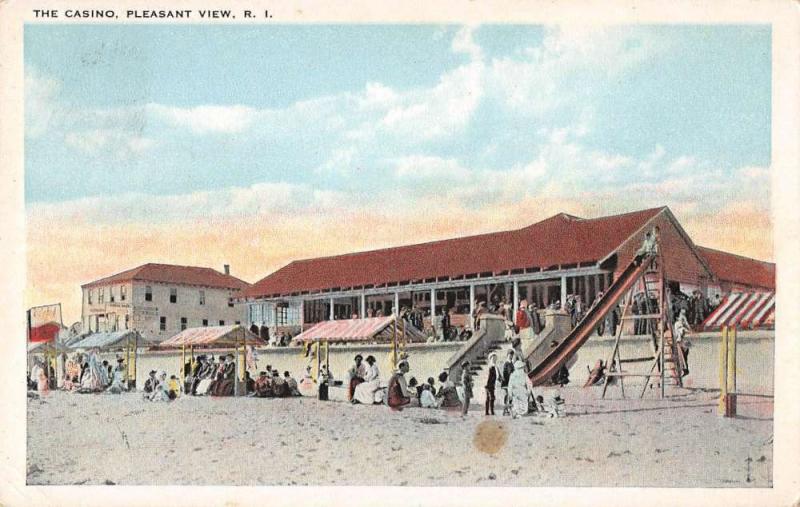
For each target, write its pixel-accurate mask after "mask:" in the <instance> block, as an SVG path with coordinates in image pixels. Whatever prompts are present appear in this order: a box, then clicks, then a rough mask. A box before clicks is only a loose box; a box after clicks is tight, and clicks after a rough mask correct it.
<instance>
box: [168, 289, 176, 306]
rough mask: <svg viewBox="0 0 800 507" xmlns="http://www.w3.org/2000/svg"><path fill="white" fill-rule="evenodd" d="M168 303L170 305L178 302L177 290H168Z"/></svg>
mask: <svg viewBox="0 0 800 507" xmlns="http://www.w3.org/2000/svg"><path fill="white" fill-rule="evenodd" d="M169 302H170V303H177V302H178V289H170V290H169Z"/></svg>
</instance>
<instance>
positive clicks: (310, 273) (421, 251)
mask: <svg viewBox="0 0 800 507" xmlns="http://www.w3.org/2000/svg"><path fill="white" fill-rule="evenodd" d="M663 209H664V208H652V209H647V210H642V211H635V212H632V213H625V214H622V215H614V216H608V217H600V218H594V219H584V218H578V217H575V216H572V215H567V214H565V213H560V214H558V215H554V216H552V217H550V218H548V219H545V220H543V221H541V222H537V223H535V224H532V225H529V226H527V227H523V228H522V229H517V230H512V231H501V232H493V233H488V234H480V235H476V236H467V237H463V238H453V239H445V240H440V241H433V242H429V243H421V244H415V245H405V246H399V247H393V248H384V249H380V250H371V251H366V252H357V253H350V254H345V255H338V256H332V257H320V258H315V259H306V260H300V261H294V262H292V263H290V264H288V265H287V266H284V267H283V268H281V269H279V270H278V271H276V272H274V273H272V274H270V275H268V276H267V277H265V278H263V279H261V280H260V281H258V282H256V283H255V284H253V285H252V286H251V287H250V288H249V289H248V290H246V291H245V292H244V294H243V296H244V297H265V296H276V295H282V294H290V293H298V292H313V291H321V290H327V289H333V290H335V289H343V288H350V287H363V286H370V285H378V284H384V283H395V282H396V283H399V282H420V281H424V280H430V279H436V278H453V277H460V276H467V275H473V274H481V273H501V272H504V271H511V270H517V269H526V268H538V269H548V268H551V267H557V266H559V265H574V264H579V263H592V264H594V263H596V262H597V261H598V260H600V259H602V258H603V257H605V256H606V255H608V254H609V253H610V252H612V251H613V250H614V249H615V248H617V247H618V246H619V245H620V244H621V243H622V242H623V241H625V240H626V239H627V238H628V237H629V236H630V235H631V234H632V233H633V232H635V231H636V230H638V229H639V228H641V227H642V226H643V225H644V224H645V223H647V221H648V220H650V219H651V218H652V217H654V216H656V215H657V214H658V213H659V212H661V211H662V210H663Z"/></svg>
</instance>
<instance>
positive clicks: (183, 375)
mask: <svg viewBox="0 0 800 507" xmlns="http://www.w3.org/2000/svg"><path fill="white" fill-rule="evenodd" d="M185 383H186V345H181V385H184V384H185Z"/></svg>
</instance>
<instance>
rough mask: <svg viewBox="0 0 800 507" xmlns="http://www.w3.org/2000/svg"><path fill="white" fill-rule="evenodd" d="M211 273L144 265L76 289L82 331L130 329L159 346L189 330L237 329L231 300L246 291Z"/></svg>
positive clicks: (237, 313) (238, 318)
mask: <svg viewBox="0 0 800 507" xmlns="http://www.w3.org/2000/svg"><path fill="white" fill-rule="evenodd" d="M224 271H225V272H224V273H221V272H219V271H216V270H214V269H211V268H203V267H195V266H175V265H169V264H144V265H142V266H139V267H136V268H133V269H129V270H127V271H123V272H121V273H117V274H115V275H112V276H109V277H106V278H102V279H100V280H95V281H93V282H89V283H87V284H84V285H82V286H81V289H82V291H83V294H82V305H81V322H82V323H83V329H84V331H92V332H97V331H117V330H123V329H134V330H137V331H139V332H140V333H141V334H142V336H144V337H145V338H147V339H150V340H153V341H162V340H165V339H167V338H169V337H170V336H173V335H175V334H176V333H179V332H180V331H182V330H184V329H186V328H188V327H201V326H221V325H230V324H242V323H243V322H244V321H245V308H244V307H243V306H242V305H234V304H233V298H234V297H236V296H237V295H238V294H239V292H240V291H242V290H244V289H245V288H247V287H248V286H249V284H248V283H247V282H244V281H242V280H240V279H238V278H235V277H233V276H231V275H230V270H229V267H228V265H225V269H224Z"/></svg>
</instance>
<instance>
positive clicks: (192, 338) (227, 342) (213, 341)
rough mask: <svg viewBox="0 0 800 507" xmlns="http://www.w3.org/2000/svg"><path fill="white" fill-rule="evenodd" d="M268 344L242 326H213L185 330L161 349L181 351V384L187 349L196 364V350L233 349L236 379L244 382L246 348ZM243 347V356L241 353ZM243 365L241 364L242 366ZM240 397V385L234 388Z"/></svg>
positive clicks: (235, 394)
mask: <svg viewBox="0 0 800 507" xmlns="http://www.w3.org/2000/svg"><path fill="white" fill-rule="evenodd" d="M266 344H267V342H265V341H264V340H262V339H261V338H259V337H258V336H256V335H255V334H253V333H251V332H250V331H248V330H247V329H245V328H243V327H242V326H240V325H233V326H211V327H192V328H188V329H184V330H183V331H181V332H180V333H178V334H176V335H175V336H173V337H171V338H169V339H167V340H164V341H163V342H161V343H160V344H159V348H167V349H169V348H171V349H181V368H180V371H181V384H183V383H184V382H185V380H186V376H185V371H184V367H185V365H186V349H187V347H188V348H189V353H190V354H191V358H192V361H193V362H194V350H195V349H196V348H214V349H233V350H234V353H235V355H236V362H235V365H236V373H235V377H236V378H237V379H238V380H240V381H242V382H244V380H245V371H246V367H245V364H244V361H245V357H246V350H245V347H247V346H248V345H252V346H258V347H263V346H265V345H266ZM240 347H241V352H242V353H241V354H240V353H239V350H240ZM240 363H241V364H240ZM238 395H239V383H238V382H237V383H236V384H235V387H234V396H238Z"/></svg>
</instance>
